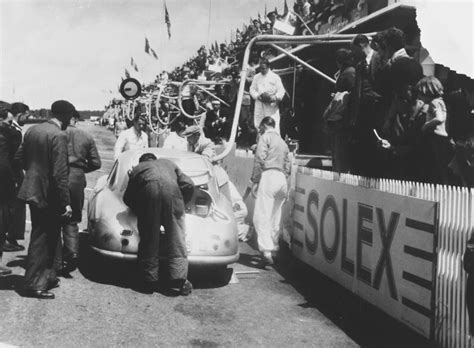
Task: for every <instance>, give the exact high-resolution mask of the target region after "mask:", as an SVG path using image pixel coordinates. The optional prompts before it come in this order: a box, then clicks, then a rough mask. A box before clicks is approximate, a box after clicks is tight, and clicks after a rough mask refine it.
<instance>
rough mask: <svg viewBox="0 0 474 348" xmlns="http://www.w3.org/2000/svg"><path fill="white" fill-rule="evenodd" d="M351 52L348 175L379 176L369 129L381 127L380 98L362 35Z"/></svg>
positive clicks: (367, 47) (371, 130)
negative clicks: (351, 165)
mask: <svg viewBox="0 0 474 348" xmlns="http://www.w3.org/2000/svg"><path fill="white" fill-rule="evenodd" d="M351 51H352V56H353V59H354V64H355V80H354V87H353V90H352V91H351V97H350V103H349V104H350V105H349V119H350V126H351V127H352V146H351V147H352V149H353V168H352V169H353V170H352V173H354V174H357V175H363V176H368V177H375V176H378V175H379V173H377V169H378V166H377V163H376V161H375V156H376V151H377V146H376V145H377V138H376V137H375V136H374V134H373V129H376V128H379V126H381V125H382V122H381V121H380V119H381V118H382V117H381V115H380V114H381V111H380V110H379V109H380V104H379V101H380V98H381V96H380V95H379V94H378V93H376V92H375V90H374V87H373V84H372V79H371V74H370V68H369V64H370V63H371V59H372V56H373V50H372V48H370V46H369V39H368V38H367V37H366V36H365V35H357V36H356V37H355V38H354V40H353V41H352V44H351ZM367 55H369V56H370V57H368V56H367ZM369 58H370V59H369Z"/></svg>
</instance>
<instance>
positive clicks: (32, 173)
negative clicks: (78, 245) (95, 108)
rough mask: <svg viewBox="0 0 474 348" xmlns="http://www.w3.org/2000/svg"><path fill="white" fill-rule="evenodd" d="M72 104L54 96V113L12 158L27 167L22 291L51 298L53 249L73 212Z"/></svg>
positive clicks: (55, 280)
mask: <svg viewBox="0 0 474 348" xmlns="http://www.w3.org/2000/svg"><path fill="white" fill-rule="evenodd" d="M74 111H75V108H74V106H73V105H72V104H71V103H69V102H67V101H65V100H58V101H55V102H54V103H53V104H52V105H51V113H52V118H51V119H50V120H49V121H48V122H45V123H41V124H38V125H35V126H33V127H31V128H30V129H28V131H27V132H26V133H25V137H24V140H23V143H22V144H21V146H20V148H19V149H18V151H17V153H16V155H15V161H16V162H17V163H18V164H20V165H21V167H22V168H23V169H25V178H24V180H23V183H22V185H21V188H20V191H19V193H18V198H20V199H22V200H23V201H25V202H26V203H28V204H29V206H30V212H31V226H32V228H31V239H30V246H29V248H28V257H27V259H26V271H25V295H26V296H30V297H36V298H40V299H53V298H54V294H53V293H52V292H50V291H49V290H50V289H52V288H54V287H57V286H58V285H59V279H58V278H56V269H55V262H54V258H55V253H56V249H57V246H58V242H59V238H60V233H61V224H62V223H64V222H65V221H67V219H69V218H71V216H72V209H71V198H70V195H69V187H68V150H67V136H66V132H64V131H65V130H66V128H67V126H68V124H69V120H70V119H71V116H72V114H73V113H74Z"/></svg>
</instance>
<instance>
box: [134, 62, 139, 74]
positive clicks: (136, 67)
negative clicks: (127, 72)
mask: <svg viewBox="0 0 474 348" xmlns="http://www.w3.org/2000/svg"><path fill="white" fill-rule="evenodd" d="M133 69H135V71H136V72H138V65H137V64H136V63H134V64H133Z"/></svg>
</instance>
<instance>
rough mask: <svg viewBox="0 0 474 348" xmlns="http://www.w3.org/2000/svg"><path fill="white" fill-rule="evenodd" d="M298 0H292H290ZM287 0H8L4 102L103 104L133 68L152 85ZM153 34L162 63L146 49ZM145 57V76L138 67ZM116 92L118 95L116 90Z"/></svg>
mask: <svg viewBox="0 0 474 348" xmlns="http://www.w3.org/2000/svg"><path fill="white" fill-rule="evenodd" d="M290 2H291V3H292V1H289V3H290ZM283 3H284V0H166V4H167V7H168V12H169V15H170V20H171V34H172V36H171V40H168V37H167V31H166V25H165V21H164V5H163V0H133V1H131V0H0V74H1V75H0V100H5V101H8V102H15V101H23V102H25V103H27V104H28V105H30V107H31V108H33V109H34V108H42V107H44V108H49V106H50V105H51V103H52V102H53V101H55V100H58V99H66V100H69V101H71V102H72V103H73V104H75V105H76V107H77V108H78V109H79V110H85V109H102V108H103V107H104V105H105V104H106V103H107V102H108V101H109V100H110V99H111V98H112V97H113V96H114V95H116V91H117V87H118V85H119V84H120V81H121V80H120V77H121V76H124V69H125V68H127V69H128V70H129V71H130V73H132V76H134V77H136V78H138V79H139V80H141V81H144V82H147V81H151V80H153V79H154V76H155V75H156V74H157V73H159V72H160V71H161V70H163V69H167V70H169V69H172V68H174V67H175V66H177V65H180V64H182V63H183V62H184V61H185V60H186V59H187V58H189V57H190V56H191V55H193V54H194V53H195V52H196V50H197V49H198V48H199V46H200V45H202V44H205V45H207V44H211V43H213V42H214V40H217V41H218V42H223V41H224V39H225V38H227V39H228V38H229V35H230V31H231V30H235V28H237V27H239V28H242V24H243V23H244V22H245V23H246V24H248V22H249V17H250V16H252V17H256V16H257V14H258V13H259V12H260V13H261V15H262V17H263V12H264V9H265V4H266V5H267V8H268V10H270V9H273V8H275V6H277V7H278V9H280V10H282V9H283ZM145 36H146V37H148V39H149V41H150V45H151V47H152V48H153V49H154V50H155V51H156V52H157V53H158V56H159V60H158V61H156V60H155V59H154V58H152V57H150V56H149V55H146V54H145V52H144V47H145ZM131 57H133V58H134V60H135V61H136V62H137V64H138V67H139V69H140V73H135V72H134V71H133V69H132V68H131V67H130V58H131ZM110 90H112V91H113V92H114V94H110V92H109V91H110Z"/></svg>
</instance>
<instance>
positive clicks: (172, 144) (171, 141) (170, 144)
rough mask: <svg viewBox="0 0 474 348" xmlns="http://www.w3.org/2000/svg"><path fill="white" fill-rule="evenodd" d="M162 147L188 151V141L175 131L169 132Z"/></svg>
mask: <svg viewBox="0 0 474 348" xmlns="http://www.w3.org/2000/svg"><path fill="white" fill-rule="evenodd" d="M163 149H174V150H179V151H188V141H187V140H186V138H184V137H180V136H179V135H178V133H176V132H170V134H169V135H168V136H167V137H166V139H165V142H164V143H163Z"/></svg>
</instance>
